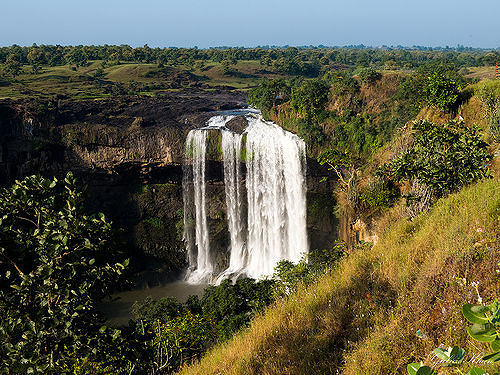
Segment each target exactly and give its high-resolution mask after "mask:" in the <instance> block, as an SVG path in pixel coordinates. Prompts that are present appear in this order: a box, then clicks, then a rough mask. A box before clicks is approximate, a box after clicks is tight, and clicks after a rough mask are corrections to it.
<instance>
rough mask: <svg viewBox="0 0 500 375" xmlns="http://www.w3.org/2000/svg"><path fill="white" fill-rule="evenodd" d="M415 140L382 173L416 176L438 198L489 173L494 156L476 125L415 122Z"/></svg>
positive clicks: (404, 177) (407, 177)
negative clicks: (489, 162) (489, 165)
mask: <svg viewBox="0 0 500 375" xmlns="http://www.w3.org/2000/svg"><path fill="white" fill-rule="evenodd" d="M413 131H414V144H413V146H412V147H411V148H410V149H409V150H407V151H405V152H403V153H402V154H401V155H399V156H398V157H397V158H396V159H395V160H393V161H392V162H390V163H388V164H385V165H384V166H383V167H382V169H381V170H380V172H379V173H380V174H381V175H384V176H386V177H388V178H390V179H392V180H395V181H402V180H408V181H413V180H414V179H417V180H418V181H419V182H420V183H423V184H425V185H426V186H428V187H429V188H430V189H431V190H432V193H433V195H434V196H435V197H436V198H439V197H442V196H443V195H445V194H447V193H449V192H453V191H456V190H458V189H460V188H461V187H462V186H464V185H466V184H468V183H471V182H474V181H477V180H479V179H480V178H483V177H485V176H487V175H488V169H487V168H486V164H485V163H487V162H488V161H489V160H490V159H491V156H490V155H489V154H488V150H487V146H488V145H487V144H486V143H485V142H484V141H483V140H482V139H481V134H480V131H479V129H478V128H477V127H475V126H474V127H470V128H469V127H467V126H465V125H464V123H463V122H459V121H450V122H448V123H447V124H445V125H435V124H433V123H432V122H429V121H425V120H424V121H419V122H415V123H414V124H413Z"/></svg>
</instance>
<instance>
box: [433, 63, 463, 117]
mask: <svg viewBox="0 0 500 375" xmlns="http://www.w3.org/2000/svg"><path fill="white" fill-rule="evenodd" d="M460 88H461V86H460V85H459V84H458V83H457V82H456V81H455V80H453V79H450V78H448V77H446V76H445V75H443V74H440V73H437V72H434V73H433V74H432V75H431V76H430V77H429V78H428V82H427V85H426V87H425V92H426V94H427V103H429V104H430V105H435V106H437V107H438V108H439V109H441V110H442V111H443V112H450V111H451V110H452V109H454V108H455V107H456V104H457V102H458V98H459V94H460Z"/></svg>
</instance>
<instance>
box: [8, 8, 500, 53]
mask: <svg viewBox="0 0 500 375" xmlns="http://www.w3.org/2000/svg"><path fill="white" fill-rule="evenodd" d="M499 7H500V3H499V2H498V1H492V0H476V1H475V2H474V1H470V0H469V1H463V0H454V1H451V0H413V1H407V0H378V1H373V0H344V1H338V0H302V1H299V0H287V1H283V0H280V1H278V0H253V1H248V0H247V1H241V0H232V1H230V0H176V1H173V0H85V1H71V0H64V1H62V0H44V1H42V0H15V1H11V0H3V1H2V4H1V6H0V14H1V17H0V20H1V21H0V45H2V46H9V45H12V44H18V45H23V46H25V45H27V46H30V45H32V44H33V43H37V44H39V45H40V44H61V45H80V44H82V45H89V44H94V45H102V44H129V45H131V46H133V47H136V46H143V45H145V44H148V45H149V46H150V47H170V46H175V47H195V46H197V47H199V48H207V47H214V46H244V47H256V46H263V45H279V46H283V45H294V46H304V45H320V44H322V45H326V46H345V45H358V44H364V45H366V46H374V47H375V46H382V45H388V46H391V45H393V46H396V45H403V46H413V45H420V46H429V47H436V46H443V47H444V46H446V45H448V46H450V47H455V46H457V45H458V44H461V45H464V46H467V47H483V48H497V47H500V29H499V28H498V24H499V21H498V19H499V18H498V10H499Z"/></svg>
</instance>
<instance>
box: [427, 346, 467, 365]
mask: <svg viewBox="0 0 500 375" xmlns="http://www.w3.org/2000/svg"><path fill="white" fill-rule="evenodd" d="M433 353H434V355H435V356H436V357H437V358H439V359H440V360H442V361H443V365H442V366H443V367H451V366H458V365H460V364H461V363H462V361H463V360H464V358H465V350H464V349H462V348H460V347H458V346H454V347H448V348H446V349H445V348H436V349H434V351H433Z"/></svg>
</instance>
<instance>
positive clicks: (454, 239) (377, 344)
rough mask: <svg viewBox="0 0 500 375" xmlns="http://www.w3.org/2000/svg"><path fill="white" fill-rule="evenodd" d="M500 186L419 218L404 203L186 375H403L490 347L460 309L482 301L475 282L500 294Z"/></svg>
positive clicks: (486, 293)
mask: <svg viewBox="0 0 500 375" xmlns="http://www.w3.org/2000/svg"><path fill="white" fill-rule="evenodd" d="M499 182H500V181H499V180H498V179H490V180H485V181H482V182H480V183H478V184H476V185H473V186H471V187H468V188H466V189H464V190H462V191H461V192H459V193H457V194H453V195H451V196H449V197H448V198H446V199H444V200H442V201H440V202H438V204H437V205H436V206H435V207H434V208H433V209H432V210H430V211H429V212H428V213H426V214H424V215H422V216H420V217H418V218H416V219H415V220H413V221H408V220H397V217H398V214H397V212H396V211H397V208H395V209H394V210H393V211H392V212H391V213H388V215H387V221H388V225H387V229H386V231H385V232H384V233H383V234H382V236H381V239H380V241H379V242H378V243H377V244H376V245H375V246H374V247H373V248H372V249H371V250H368V251H363V252H362V251H360V252H357V253H354V254H351V255H350V256H349V257H347V258H346V259H344V261H342V262H341V264H340V265H339V267H338V269H336V270H333V271H331V272H330V273H328V274H326V275H324V276H323V277H322V278H321V279H320V280H319V281H318V282H317V283H316V284H314V285H313V286H311V287H309V288H307V289H301V290H299V291H298V292H297V293H296V294H294V295H293V296H291V297H290V298H289V300H287V301H279V302H278V303H276V304H275V305H274V306H272V307H271V308H269V309H268V310H267V311H266V312H265V313H264V314H263V315H261V316H260V317H258V318H257V319H255V320H254V321H253V323H252V325H251V327H250V328H249V329H248V330H246V331H245V332H243V333H242V334H240V335H238V336H236V337H234V339H233V340H232V341H230V342H229V343H227V344H225V345H221V346H218V347H216V348H214V349H213V350H212V351H211V352H210V353H209V354H208V355H207V356H206V357H205V358H203V359H202V361H201V362H200V363H198V364H196V365H194V366H192V367H189V368H185V369H184V370H183V372H182V373H183V374H217V373H222V374H285V373H286V374H304V373H308V374H325V373H333V372H336V370H337V369H341V371H342V373H345V374H393V373H394V374H404V373H405V370H404V369H405V368H406V365H407V364H408V363H410V362H412V361H415V360H425V359H426V357H427V355H428V354H429V353H430V352H431V351H432V349H434V348H435V347H437V346H438V345H439V344H440V343H444V344H447V345H453V344H457V345H461V346H463V347H464V348H466V349H468V351H469V353H472V352H474V353H480V352H481V351H484V352H487V350H486V348H484V347H482V346H480V345H477V344H475V343H474V342H471V340H469V339H468V338H467V335H466V333H465V328H466V323H465V322H464V319H463V318H462V317H461V313H460V307H461V306H462V304H463V303H465V302H475V301H476V300H477V294H476V292H475V290H474V288H473V287H472V286H471V282H473V281H478V282H479V283H480V284H479V292H480V293H481V295H482V297H483V298H484V299H485V302H488V301H490V300H491V299H493V298H495V297H500V296H499V292H498V291H499V290H500V275H499V274H498V272H497V271H496V270H497V269H499V268H500V265H499V264H498V263H497V262H498V261H499V260H500V248H499V247H500V244H499V238H498V234H499V229H500V183H499ZM391 218H392V219H391ZM461 279H465V280H466V285H465V286H463V285H462V283H463V280H461ZM417 329H420V330H421V331H422V332H424V333H425V334H426V336H427V338H426V339H420V338H417V337H416V335H415V333H416V331H417Z"/></svg>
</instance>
